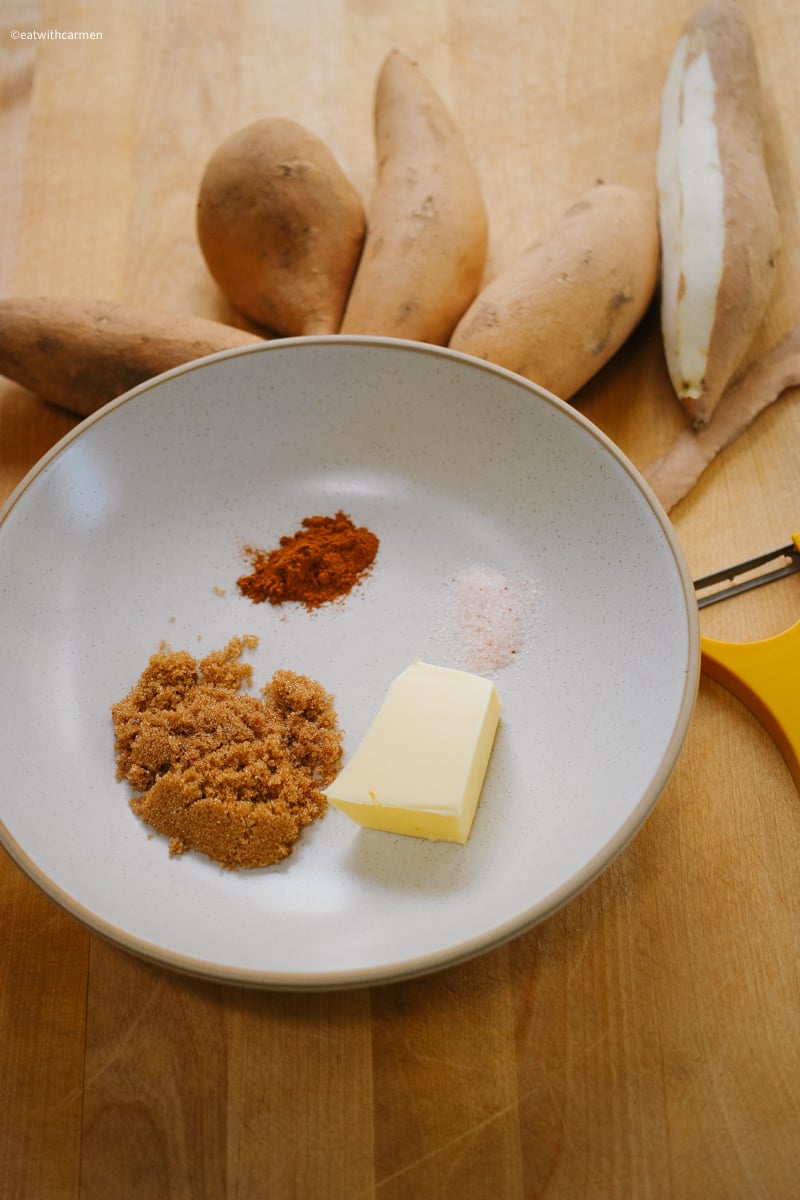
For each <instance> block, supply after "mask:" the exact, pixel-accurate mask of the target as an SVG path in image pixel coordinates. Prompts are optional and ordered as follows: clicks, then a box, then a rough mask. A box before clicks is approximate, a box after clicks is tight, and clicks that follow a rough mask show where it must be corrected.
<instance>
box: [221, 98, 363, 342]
mask: <svg viewBox="0 0 800 1200" xmlns="http://www.w3.org/2000/svg"><path fill="white" fill-rule="evenodd" d="M365 228H366V218H365V215H364V207H363V204H362V203H361V198H360V196H359V195H358V192H357V191H356V189H355V187H354V186H353V184H352V183H351V182H350V180H349V179H348V178H347V177H346V175H345V174H344V172H343V171H342V169H341V167H340V166H339V164H338V163H337V161H336V159H335V158H334V156H333V154H332V153H331V151H330V150H329V149H328V147H327V146H326V145H325V144H324V142H322V141H321V140H320V139H319V138H318V137H317V136H316V135H315V134H313V133H310V132H309V130H307V129H304V128H303V126H302V125H298V124H297V123H296V122H295V121H290V120H287V119H285V118H282V117H268V118H265V119H264V120H261V121H256V122H254V123H253V124H252V125H248V126H247V127H246V128H245V129H241V130H239V131H238V132H237V133H234V134H233V135H232V136H231V137H229V138H227V140H226V141H224V142H223V143H222V145H221V146H219V147H218V148H217V150H216V151H215V152H214V153H213V154H212V156H211V158H210V159H209V161H208V164H207V166H206V169H205V172H204V174H203V178H202V181H201V184H200V193H199V197H198V201H197V236H198V240H199V242H200V248H201V250H202V252H203V255H204V257H205V260H206V264H207V265H208V268H209V270H210V272H211V274H212V275H213V276H214V279H215V280H216V281H217V283H218V284H219V287H220V288H221V290H222V291H223V293H224V294H225V296H226V297H227V299H228V300H230V302H231V304H233V306H234V307H235V308H238V309H239V311H240V312H243V313H245V314H246V315H247V316H248V317H250V318H251V319H252V320H253V321H255V322H256V323H257V324H259V325H263V326H266V327H267V328H268V329H272V330H274V331H275V332H276V333H282V334H290V335H291V334H316V333H337V332H338V330H339V324H340V322H341V319H342V313H343V311H344V306H345V303H346V300H347V295H348V292H349V290H350V283H351V281H352V278H353V272H354V271H355V268H356V263H357V262H358V258H359V255H360V253H361V247H362V243H363V241H364V233H365Z"/></svg>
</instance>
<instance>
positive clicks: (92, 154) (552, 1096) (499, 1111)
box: [0, 0, 800, 1200]
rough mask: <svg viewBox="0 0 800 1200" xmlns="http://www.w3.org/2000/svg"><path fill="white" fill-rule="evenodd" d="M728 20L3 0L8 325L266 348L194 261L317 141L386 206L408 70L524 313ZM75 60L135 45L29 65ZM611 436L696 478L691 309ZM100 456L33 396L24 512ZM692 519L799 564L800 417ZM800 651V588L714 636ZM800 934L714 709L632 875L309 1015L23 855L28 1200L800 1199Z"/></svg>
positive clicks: (653, 354) (629, 861)
mask: <svg viewBox="0 0 800 1200" xmlns="http://www.w3.org/2000/svg"><path fill="white" fill-rule="evenodd" d="M691 8H692V4H691V0H674V2H673V3H672V4H669V5H665V4H663V3H662V2H661V0H617V3H615V4H613V5H612V4H597V3H596V2H595V0H591V2H590V0H549V2H544V0H494V2H493V3H491V4H487V3H485V0H383V2H379V0H230V3H228V4H226V5H221V4H217V3H213V2H212V0H141V2H139V3H135V4H134V3H131V2H130V0H52V2H47V0H41V2H38V0H0V146H2V150H3V155H2V174H1V175H0V294H2V295H3V296H9V295H13V294H15V293H25V294H41V295H49V296H63V297H75V298H83V297H103V298H108V299H112V300H120V301H121V300H124V301H127V302H130V303H135V304H141V305H145V306H151V307H159V308H162V309H164V308H165V309H168V310H173V311H175V312H187V313H195V314H198V315H201V316H208V317H212V318H216V319H222V320H228V321H233V322H235V323H239V324H242V322H241V321H239V319H238V318H237V317H236V316H235V314H234V313H233V312H232V311H231V310H230V309H229V308H228V306H227V305H226V304H225V302H224V301H223V300H222V298H221V297H220V295H219V294H218V292H217V291H216V289H215V287H214V285H213V283H212V282H211V280H210V278H209V276H208V274H207V272H206V270H205V267H204V263H203V261H202V259H201V256H200V254H199V252H198V248H197V244H196V240H195V235H194V203H195V198H196V193H197V186H198V183H199V179H200V176H201V174H202V170H203V167H204V165H205V162H206V160H207V158H208V156H209V154H210V153H211V151H212V150H213V148H214V147H215V146H216V145H217V144H218V143H219V142H220V141H221V140H222V139H223V138H224V137H225V136H227V135H228V134H229V133H231V132H233V131H234V130H235V129H237V128H239V127H240V126H242V125H244V124H246V123H247V122H249V121H251V120H254V119H256V118H258V117H260V116H262V115H269V114H273V115H283V116H288V117H291V118H292V119H294V120H296V121H299V122H300V123H302V124H305V125H306V126H308V128H310V129H312V130H313V131H314V132H315V133H317V134H318V135H319V136H320V137H322V138H323V139H324V140H325V141H326V142H327V143H328V145H329V146H330V147H331V149H332V150H333V151H334V153H335V154H336V155H337V157H338V158H339V160H340V162H341V163H342V165H343V166H344V167H345V169H346V170H347V172H348V173H349V175H350V176H351V178H352V179H353V181H354V183H355V184H356V186H357V187H358V189H359V191H360V192H361V193H362V195H363V196H364V198H365V199H367V198H368V196H369V194H370V190H371V186H372V179H373V175H374V168H375V163H374V152H373V143H372V125H371V121H372V115H371V104H372V94H373V88H374V82H375V77H376V73H377V70H378V67H379V65H380V63H381V61H382V60H383V58H384V56H385V54H386V53H388V51H389V50H390V49H391V48H393V47H395V46H396V47H399V48H400V49H402V50H404V51H405V52H406V53H408V54H410V55H411V56H412V57H413V58H415V59H416V60H417V61H418V62H419V63H420V65H421V66H422V68H423V70H424V71H425V73H426V74H427V75H428V77H429V78H430V79H431V81H432V82H433V83H434V85H435V86H436V87H437V89H438V90H439V91H440V93H441V95H442V96H443V97H444V99H445V100H446V101H447V103H448V105H449V106H450V107H451V110H452V112H453V113H454V115H455V117H456V119H457V121H458V123H459V125H460V127H461V129H462V131H463V133H464V135H465V138H466V140H467V143H468V146H469V148H470V151H471V153H472V155H473V156H474V160H475V162H476V164H477V166H478V169H479V171H480V174H481V179H482V183H483V187H484V192H485V198H486V203H487V207H488V210H489V217H490V223H491V249H490V260H489V265H488V268H487V277H489V276H491V275H493V274H494V273H496V271H497V270H499V269H500V268H501V267H502V266H503V265H504V264H505V263H507V262H509V261H510V260H511V258H512V257H513V256H514V255H515V254H517V253H518V252H520V251H521V250H522V249H523V248H524V247H525V246H526V245H527V244H528V243H529V242H530V241H531V239H532V238H533V237H535V236H536V235H537V234H539V233H540V232H542V231H543V230H545V229H546V227H547V226H548V224H549V223H551V222H552V221H553V220H554V218H555V217H556V216H557V214H558V213H559V212H560V210H561V209H562V208H563V207H564V206H565V205H566V204H567V203H568V202H569V201H570V200H571V199H573V198H575V197H576V196H577V195H579V194H580V193H581V192H582V191H583V190H584V189H585V188H586V187H588V186H589V185H590V184H591V183H592V182H593V181H595V180H596V179H605V180H608V181H614V182H623V183H626V182H627V183H633V184H636V185H638V186H641V187H643V188H652V187H653V175H654V154H655V144H656V134H657V120H658V103H659V96H660V91H661V87H662V84H663V81H664V76H665V71H666V66H667V62H668V59H669V56H670V54H671V50H672V47H673V44H674V42H675V40H676V38H677V36H678V33H679V31H680V28H681V26H682V24H683V21H684V19H685V18H686V16H687V15H688V13H689V12H690V11H691ZM745 9H746V11H747V13H748V16H749V19H750V24H751V28H752V30H753V33H754V37H755V40H756V44H757V48H758V54H759V61H760V63H761V69H762V75H763V82H764V91H765V103H766V110H767V114H768V151H769V168H770V172H771V176H772V179H773V182H774V188H775V194H776V197H777V202H778V205H779V208H780V212H781V219H782V223H783V236H784V247H783V253H782V256H781V260H780V266H779V271H778V281H777V284H776V290H775V293H774V296H773V299H772V302H771V305H770V308H769V312H768V315H767V318H766V320H765V322H764V326H763V328H762V329H761V331H760V332H759V334H758V336H757V338H756V342H755V344H754V346H753V348H752V352H751V357H755V356H756V355H758V354H759V353H760V352H763V351H764V350H765V349H766V348H767V347H768V346H769V345H771V344H772V343H773V342H774V341H776V340H777V338H778V337H780V336H781V335H782V334H783V333H785V332H786V331H787V329H788V328H789V327H790V326H791V325H792V324H793V323H794V322H795V321H797V320H799V319H800V225H799V223H798V203H800V138H798V136H797V131H798V128H800V73H798V70H797V46H798V44H800V7H798V5H797V4H795V3H791V2H790V0H757V2H756V0H749V2H748V3H746V4H745ZM51 30H52V31H61V32H70V31H95V32H97V33H100V34H102V37H101V38H99V39H95V40H94V41H89V40H85V41H77V40H66V39H58V38H55V37H44V38H40V39H39V40H36V41H34V40H31V39H26V38H20V37H17V36H15V35H16V34H17V33H20V32H28V31H39V32H41V33H45V34H47V31H51ZM575 402H576V404H577V406H578V407H579V408H580V409H581V410H582V411H583V412H585V414H586V415H587V416H588V417H589V418H590V419H591V420H593V421H595V422H596V423H597V424H598V425H599V426H600V427H601V428H602V429H604V430H605V431H606V432H607V433H608V434H609V435H610V436H611V437H612V438H613V439H614V440H615V441H616V442H617V443H618V445H620V446H621V447H622V449H623V450H624V451H625V452H626V453H627V454H628V455H629V456H630V457H631V459H632V460H633V461H634V463H636V464H637V465H638V466H640V467H644V466H645V465H646V464H647V463H649V462H650V460H651V459H652V458H654V457H655V456H656V455H658V454H659V453H661V452H662V451H663V450H664V449H665V448H666V447H667V446H668V445H669V444H670V442H671V440H672V439H673V438H674V437H675V435H676V433H677V432H678V431H679V429H680V428H682V417H681V414H680V411H679V409H678V406H677V403H676V401H675V399H674V397H673V396H672V394H671V392H670V388H669V384H668V381H667V378H666V373H665V369H664V363H663V356H662V353H661V346H660V340H659V329H658V318H657V313H656V312H655V310H653V311H651V312H650V313H649V314H648V316H647V317H646V318H645V320H644V322H643V324H642V325H641V327H640V329H639V330H638V331H637V332H636V334H635V335H634V337H633V338H632V339H631V341H630V343H629V344H628V345H627V346H626V347H625V348H624V350H623V351H622V352H621V353H620V355H619V356H618V357H617V358H616V359H615V360H613V361H612V363H611V364H609V366H608V367H607V368H606V369H605V370H604V371H603V372H602V374H601V375H600V376H599V377H597V378H596V379H595V380H594V381H592V383H590V384H589V385H588V386H587V387H586V388H585V389H584V391H583V392H582V393H581V394H580V395H579V396H578V397H577V398H576V401H575ZM75 424H76V418H74V417H73V416H71V415H70V414H68V413H66V412H63V411H60V410H58V409H55V408H52V407H49V406H48V405H46V404H45V403H43V402H42V401H41V400H39V399H38V398H37V397H35V396H32V395H30V394H28V393H26V392H24V391H23V390H22V389H21V388H19V387H17V386H15V385H14V384H12V383H10V382H7V381H4V380H0V500H2V499H3V498H4V497H6V496H7V495H8V494H9V493H10V492H11V490H12V489H13V488H14V487H15V485H16V484H17V483H18V482H19V480H20V479H21V478H22V477H23V476H24V474H25V473H26V472H27V471H28V470H29V469H30V468H31V467H32V466H33V465H34V464H35V463H36V461H37V459H38V458H39V457H40V456H41V455H42V454H43V453H44V452H45V451H47V450H48V449H49V448H50V447H51V446H52V445H53V444H54V443H55V442H56V441H57V440H58V439H59V438H60V437H62V436H63V435H64V434H66V433H67V432H68V431H69V430H70V429H72V428H73V427H74V425H75ZM672 519H673V521H674V527H675V529H676V532H677V535H678V538H679V540H680V543H681V545H682V547H683V549H684V551H685V554H686V558H687V561H688V563H689V568H690V571H691V572H692V573H693V574H694V575H699V574H702V573H704V572H706V571H708V570H711V569H713V568H715V567H718V566H722V565H724V564H726V563H728V562H734V561H737V560H739V559H742V558H745V557H748V556H749V555H751V554H754V553H756V552H758V551H761V550H767V549H771V548H772V547H774V546H778V545H781V544H783V543H785V542H786V541H787V540H788V538H789V536H790V534H791V533H793V532H794V531H795V530H797V529H798V528H800V392H798V391H793V392H787V393H786V394H785V395H784V396H783V397H781V399H780V400H779V402H778V403H777V404H776V405H775V406H774V407H773V408H772V409H770V410H769V411H768V412H766V413H765V414H763V415H762V416H761V417H760V418H759V419H758V420H757V422H756V423H755V424H754V425H753V426H752V428H751V429H750V430H749V431H748V432H747V433H746V434H745V435H744V436H743V437H742V438H741V439H740V440H739V441H737V442H736V443H735V444H734V445H733V446H731V447H730V448H729V449H728V450H727V451H725V452H724V453H723V454H722V455H721V456H720V457H719V459H718V460H717V461H716V462H715V463H714V464H713V465H712V466H711V467H710V469H709V470H708V471H707V472H706V474H705V475H704V476H703V477H702V479H701V480H700V482H699V483H698V485H697V487H696V488H695V489H694V490H693V492H692V493H691V494H690V495H689V496H688V497H687V498H686V499H685V500H684V501H683V502H681V504H680V505H679V506H678V507H677V508H676V509H675V510H674V512H673V513H672ZM0 586H2V581H1V580H0ZM799 616H800V577H797V576H795V577H794V578H792V579H788V580H785V581H783V582H781V583H778V584H775V585H774V586H772V587H770V588H767V589H761V590H759V591H758V592H754V593H751V594H750V595H748V596H747V597H743V598H741V599H738V600H735V601H732V602H730V603H729V604H727V605H722V606H718V607H716V608H712V609H709V610H705V611H704V612H703V613H702V614H701V627H702V631H703V632H704V633H708V634H710V635H712V636H715V637H724V638H728V639H731V640H743V639H753V638H758V637H766V636H768V635H770V634H772V633H776V632H778V631H779V630H781V629H784V628H786V627H788V626H789V625H790V624H791V623H792V622H794V621H795V620H797V619H798V617H799ZM1 677H2V676H1V668H0V678H1ZM798 703H799V704H800V700H799V701H798ZM0 786H5V785H0ZM1 805H2V799H1V798H0V815H1V813H2V809H1ZM799 898H800V797H798V795H797V792H796V789H795V787H794V785H793V783H792V780H791V777H790V774H789V771H788V769H787V767H786V764H785V763H784V761H783V759H782V758H781V756H780V754H779V753H778V751H777V750H776V748H775V745H774V744H773V742H772V741H771V739H770V738H769V736H768V735H767V734H766V732H765V731H764V729H763V728H762V727H761V726H760V725H759V723H758V722H757V721H756V720H755V718H754V717H753V716H752V714H751V713H750V712H749V711H748V710H747V709H746V708H744V707H743V706H742V705H741V704H740V703H739V701H737V700H736V699H735V698H734V697H733V696H731V695H730V694H729V693H728V692H726V691H725V690H724V689H723V688H721V687H720V686H719V685H717V684H715V683H712V682H711V681H709V680H706V679H705V678H704V679H703V680H702V681H701V685H700V691H699V696H698V701H697V706H696V710H695V713H694V716H693V720H692V724H691V728H690V731H689V735H688V737H687V740H686V743H685V746H684V749H683V752H682V754H681V756H680V759H679V762H678V765H677V768H676V770H675V773H674V775H673V777H672V779H671V780H670V782H669V784H668V786H667V788H666V790H665V792H664V793H663V795H662V798H661V800H660V802H659V804H658V805H657V807H656V809H655V811H654V813H653V815H652V816H651V818H650V819H649V820H648V822H647V823H646V825H645V826H644V828H643V829H642V830H641V831H640V833H639V834H638V836H637V837H636V838H635V839H634V841H633V842H632V844H631V845H630V846H629V847H628V849H627V850H625V852H624V853H623V854H621V855H620V856H619V858H618V859H617V860H616V861H615V862H614V864H613V865H612V866H611V868H610V869H609V870H607V871H606V872H605V873H604V874H603V875H602V876H601V877H600V878H599V879H598V880H597V881H596V882H595V883H593V884H592V885H591V886H590V887H589V888H587V889H586V891H585V892H584V893H583V894H582V895H581V896H580V897H578V898H577V899H576V900H574V901H573V902H572V903H571V904H569V905H568V906H567V907H566V908H565V909H563V910H562V911H561V912H560V913H558V914H557V915H556V916H554V917H552V918H551V919H550V920H548V921H547V922H546V923H544V924H542V925H540V926H539V927H537V928H535V929H532V930H531V931H530V932H528V933H527V934H525V935H523V936H521V937H518V938H517V939H516V940H514V941H513V942H511V943H510V944H508V945H506V946H503V947H501V948H499V949H496V950H495V951H493V952H491V953H488V954H485V955H483V956H482V957H480V958H478V959H476V960H474V961H472V962H469V963H466V964H463V965H459V966H457V967H454V968H452V969H450V970H445V971H443V972H441V973H439V974H437V975H433V976H430V977H427V978H421V979H417V980H414V981H412V982H407V983H399V984H393V985H388V986H383V987H379V988H374V989H367V990H362V991H353V992H345V993H340V994H335V993H331V994H328V993H323V994H313V995H302V994H301V995H291V994H276V993H269V992H258V991H247V990H243V989H238V988H227V987H224V986H221V985H217V984H212V983H208V982H204V981H196V980H193V979H190V978H185V977H182V976H179V975H175V974H172V973H170V972H169V971H167V970H165V969H161V968H158V967H156V966H153V965H149V964H147V963H144V962H141V961H139V960H137V959H134V958H132V957H130V956H129V955H127V954H126V953H124V952H123V951H121V950H119V949H117V948H115V947H113V946H111V945H108V944H106V943H104V942H103V941H101V940H100V939H98V938H97V937H95V936H94V935H93V934H91V933H89V932H88V931H87V930H85V929H84V928H83V927H82V926H80V925H78V924H77V923H76V922H75V921H74V920H72V918H70V917H69V916H66V915H64V914H63V913H62V912H61V911H60V910H59V909H58V908H56V907H55V906H54V905H53V903H52V902H51V901H50V900H49V899H47V898H45V896H44V895H42V894H41V893H40V892H39V891H38V890H37V889H36V887H35V886H34V885H33V884H32V883H31V882H29V880H28V879H27V877H25V876H24V875H23V874H22V873H21V872H20V870H19V869H18V868H17V867H16V866H15V865H14V863H13V862H12V861H11V859H10V858H9V857H8V856H7V855H6V854H5V853H4V852H0V963H2V987H0V1029H2V1053H0V1094H2V1096H3V1102H2V1104H0V1196H1V1197H3V1198H5V1197H8V1198H9V1200H106V1198H107V1197H121V1198H122V1200H126V1198H127V1197H136V1198H137V1200H139V1198H142V1200H219V1198H223V1197H230V1198H232V1200H233V1198H235V1200H309V1198H314V1200H327V1198H330V1200H417V1198H420V1200H427V1198H428V1197H430V1198H434V1197H435V1198H436V1200H440V1198H450V1197H458V1198H459V1200H485V1198H487V1197H494V1198H497V1200H523V1198H524V1200H533V1198H538V1197H546V1198H547V1200H575V1198H586V1200H612V1198H613V1200H639V1198H647V1200H701V1198H702V1200H794V1198H795V1197H797V1196H798V1195H800V969H799V967H798V963H799V962H800V945H799V944H798V942H799V938H798V934H799V933H800V899H799Z"/></svg>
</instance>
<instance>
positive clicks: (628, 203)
mask: <svg viewBox="0 0 800 1200" xmlns="http://www.w3.org/2000/svg"><path fill="white" fill-rule="evenodd" d="M657 278H658V226H657V223H656V215H655V205H654V204H649V203H648V202H647V200H646V199H645V198H644V197H643V196H642V195H641V194H640V193H639V192H636V191H634V190H633V189H631V188H628V187H623V186H619V185H614V184H602V183H601V184H597V185H595V186H594V187H593V188H591V189H590V190H589V191H588V192H585V193H584V195H583V196H582V197H580V199H578V200H577V201H576V202H575V203H574V204H572V205H571V206H570V207H569V208H568V209H567V210H566V212H565V213H564V216H563V217H562V219H561V220H560V221H559V222H558V223H557V224H556V226H555V228H554V229H552V230H551V232H550V233H549V234H548V235H547V236H546V237H545V238H543V239H542V240H541V241H537V242H535V243H534V244H533V245H532V246H531V247H529V249H528V250H526V251H525V252H524V253H523V254H522V255H521V256H520V257H519V258H518V259H516V260H515V261H514V262H513V263H511V265H510V266H508V267H507V268H506V270H505V271H503V272H501V274H500V275H498V276H497V277H496V278H495V279H494V280H492V282H491V283H489V284H488V285H487V286H486V287H485V288H484V290H483V291H482V292H481V293H480V295H479V296H478V297H477V299H476V300H475V301H474V303H473V304H472V305H471V306H470V308H469V309H468V310H467V312H466V313H465V314H464V316H463V317H462V318H461V320H460V321H459V323H458V325H457V326H456V329H455V331H454V333H453V336H452V337H451V339H450V346H451V347H452V348H453V349H454V350H461V351H463V352H464V353H466V354H472V355H475V357H477V358H483V359H487V360H488V361H489V362H493V363H496V364H497V365H498V366H501V367H506V368H507V369H508V370H510V371H514V372H516V374H518V375H523V376H524V377H525V378H526V379H530V380H532V381H533V382H534V383H537V384H539V386H540V387H543V388H546V389H547V390H548V391H551V392H554V393H555V394H556V395H557V396H560V397H561V398H562V399H564V400H567V399H569V398H570V397H571V396H573V395H574V394H575V392H577V391H578V389H579V388H580V387H582V386H583V384H584V383H586V382H587V380H589V379H590V378H591V377H592V376H593V375H594V374H595V373H596V372H597V371H599V370H600V368H601V367H602V366H604V364H605V363H607V362H608V360H609V359H610V358H611V356H612V355H613V354H614V353H615V352H616V351H617V350H618V349H619V347H620V346H621V345H622V343H623V342H624V341H625V340H626V339H627V337H628V336H629V335H630V334H631V333H632V331H633V329H634V328H635V327H636V325H637V324H638V323H639V321H640V319H641V317H642V316H643V315H644V313H645V311H646V309H647V307H648V305H649V303H650V301H651V299H652V297H653V294H654V291H655V287H656V282H657Z"/></svg>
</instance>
